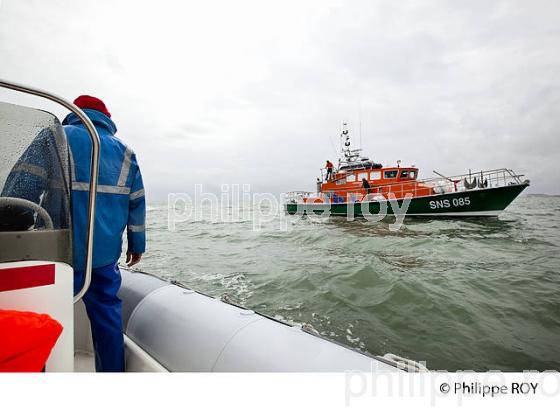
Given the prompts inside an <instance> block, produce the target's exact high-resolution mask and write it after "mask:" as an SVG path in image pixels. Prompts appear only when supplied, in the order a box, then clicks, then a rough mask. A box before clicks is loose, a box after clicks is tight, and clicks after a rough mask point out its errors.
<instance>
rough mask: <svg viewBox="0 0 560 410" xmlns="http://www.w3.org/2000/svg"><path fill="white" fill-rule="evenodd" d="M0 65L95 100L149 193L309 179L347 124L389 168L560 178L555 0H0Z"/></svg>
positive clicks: (558, 8) (557, 186) (539, 184)
mask: <svg viewBox="0 0 560 410" xmlns="http://www.w3.org/2000/svg"><path fill="white" fill-rule="evenodd" d="M0 77H2V78H4V79H9V80H13V81H17V82H21V83H24V84H29V85H33V86H37V87H40V88H43V89H46V90H49V91H52V92H54V93H57V94H59V95H62V96H64V97H67V98H69V99H73V98H74V97H76V96H77V95H79V94H92V95H96V96H98V97H100V98H102V99H103V100H104V101H105V102H106V104H107V106H108V108H109V110H110V111H111V112H112V114H113V119H114V121H115V122H116V124H117V127H118V129H119V131H118V133H117V136H119V137H120V138H121V139H123V140H125V141H126V142H127V143H128V144H129V145H131V146H132V147H133V149H134V150H135V151H136V153H137V156H138V158H139V161H140V166H141V168H142V171H143V174H144V181H145V184H146V186H147V193H148V195H149V196H151V198H155V199H163V198H165V196H166V193H167V192H192V191H193V189H194V184H196V183H202V184H204V185H205V187H206V188H205V189H208V190H214V189H216V188H218V189H219V185H220V184H221V183H250V184H252V190H253V191H256V192H265V191H268V192H273V193H279V192H282V191H289V190H295V189H306V190H314V189H315V178H316V177H317V174H318V169H319V168H320V167H321V166H322V165H323V163H324V161H325V160H326V159H327V158H328V159H330V160H331V161H333V162H334V160H336V159H337V155H336V154H335V150H334V147H336V146H338V135H339V133H340V127H341V123H342V122H343V121H348V123H349V125H350V129H351V132H352V134H353V136H354V141H355V142H356V144H358V143H359V141H360V139H361V141H362V146H363V148H364V154H366V155H368V156H370V157H372V158H373V159H375V160H376V161H378V162H382V163H383V164H385V165H394V164H395V163H396V161H397V160H399V159H400V160H402V161H403V164H404V165H411V164H415V165H417V166H418V167H420V176H423V177H429V176H432V175H433V174H432V170H434V169H435V170H438V171H440V172H442V173H445V174H449V175H451V174H454V173H463V172H467V171H468V169H469V168H472V169H473V170H479V169H493V168H501V167H509V168H513V169H514V170H516V171H518V172H520V173H524V174H526V175H527V177H528V178H530V179H531V181H532V187H531V190H530V192H533V193H554V194H559V193H560V183H559V182H558V177H559V176H560V173H559V171H558V169H559V168H558V161H559V159H560V2H558V1H555V0H553V1H534V0H532V1H524V0H523V1H447V2H444V1H394V0H391V1H373V0H367V1H329V0H320V1H315V2H311V1H309V2H308V1H303V0H298V1H287V0H282V1H276V2H267V1H240V0H235V1H220V2H217V1H206V0H205V1H193V2H188V1H181V2H167V1H157V2H156V1H150V2H146V3H142V2H138V1H135V2H132V1H130V2H125V1H121V2H115V1H111V2H110V1H100V0H97V1H72V2H71V1H52V0H51V1H48V2H47V1H39V0H37V1H22V0H0ZM0 97H1V98H2V100H3V101H9V102H20V103H29V104H33V105H35V106H39V107H43V108H48V109H50V110H51V111H52V112H54V113H55V114H57V115H59V117H61V118H62V117H63V116H64V115H65V113H64V111H62V110H60V109H58V108H57V107H54V106H52V105H48V104H42V103H41V102H40V101H39V100H37V99H36V98H22V97H19V96H17V95H15V94H14V93H13V92H6V91H0ZM360 130H361V131H360ZM360 135H361V138H360Z"/></svg>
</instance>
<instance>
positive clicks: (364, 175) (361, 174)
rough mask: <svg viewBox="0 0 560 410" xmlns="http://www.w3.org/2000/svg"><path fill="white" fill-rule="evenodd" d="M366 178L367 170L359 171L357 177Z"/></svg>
mask: <svg viewBox="0 0 560 410" xmlns="http://www.w3.org/2000/svg"><path fill="white" fill-rule="evenodd" d="M364 178H365V179H368V173H367V172H360V173H359V174H358V179H359V180H360V181H361V180H362V179H364Z"/></svg>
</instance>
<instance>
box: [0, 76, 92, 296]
mask: <svg viewBox="0 0 560 410" xmlns="http://www.w3.org/2000/svg"><path fill="white" fill-rule="evenodd" d="M0 87H2V88H8V89H10V90H14V91H19V92H22V93H26V94H31V95H35V96H37V97H42V98H46V99H47V100H50V101H53V102H55V103H57V104H60V105H62V106H63V107H65V108H67V109H68V110H70V111H72V112H73V113H74V114H76V115H77V116H78V118H79V119H80V120H81V121H82V123H83V124H84V125H85V127H86V130H87V131H88V134H89V137H90V140H91V147H92V149H91V162H90V173H89V180H90V184H89V201H88V213H87V225H86V229H87V230H86V263H85V269H84V273H85V274H84V277H85V279H84V284H83V286H82V288H81V289H80V291H79V292H78V293H77V294H76V295H75V296H74V303H76V302H78V301H79V300H80V299H81V298H82V297H83V296H84V295H85V293H86V292H87V290H88V289H89V285H90V284H91V271H92V267H93V234H94V232H93V230H94V226H95V223H94V222H95V199H96V194H97V179H98V178H97V177H98V175H99V145H100V142H99V135H98V134H97V131H96V129H95V127H94V125H93V123H92V122H91V120H90V119H89V118H88V116H87V115H86V114H85V113H84V112H83V111H82V110H80V109H79V108H78V107H77V106H76V105H74V104H72V103H71V102H69V101H67V100H65V99H64V98H62V97H59V96H57V95H55V94H52V93H49V92H47V91H43V90H41V89H38V88H34V87H29V86H26V85H22V84H17V83H14V82H11V81H5V80H2V79H0ZM70 172H73V171H72V170H71V171H70Z"/></svg>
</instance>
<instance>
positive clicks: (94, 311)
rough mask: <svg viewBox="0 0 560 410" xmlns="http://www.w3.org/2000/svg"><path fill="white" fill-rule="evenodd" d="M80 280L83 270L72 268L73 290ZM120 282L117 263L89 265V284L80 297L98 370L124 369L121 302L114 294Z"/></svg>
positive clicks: (75, 289) (121, 370) (82, 276)
mask: <svg viewBox="0 0 560 410" xmlns="http://www.w3.org/2000/svg"><path fill="white" fill-rule="evenodd" d="M83 283H84V272H83V271H74V294H76V293H78V291H79V290H80V289H81V287H82V285H83ZM120 286H121V272H120V271H119V267H118V266H117V263H113V264H111V265H107V266H102V267H100V268H93V272H92V275H91V285H90V287H89V290H88V291H87V292H86V294H85V295H84V298H83V301H84V304H85V305H86V310H87V314H88V317H89V320H90V322H91V333H92V336H93V348H94V350H95V369H96V371H98V372H124V339H123V333H122V316H121V306H122V303H121V300H120V299H119V298H118V297H117V292H118V291H119V288H120Z"/></svg>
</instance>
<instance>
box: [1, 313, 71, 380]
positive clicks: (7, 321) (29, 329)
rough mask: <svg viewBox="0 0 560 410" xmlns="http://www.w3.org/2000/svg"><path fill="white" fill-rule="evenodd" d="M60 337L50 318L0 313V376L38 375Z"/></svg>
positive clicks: (33, 314) (56, 324) (57, 325)
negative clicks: (9, 373) (34, 373)
mask: <svg viewBox="0 0 560 410" xmlns="http://www.w3.org/2000/svg"><path fill="white" fill-rule="evenodd" d="M61 333H62V325H61V324H60V323H58V322H57V321H56V320H54V319H53V318H51V317H50V316H49V315H46V314H40V313H34V312H18V311H15V310H0V372H40V371H41V370H43V368H44V367H45V363H46V362H47V359H48V358H49V355H50V353H51V350H52V348H53V347H54V345H55V343H56V341H57V340H58V337H59V336H60V334H61Z"/></svg>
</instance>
